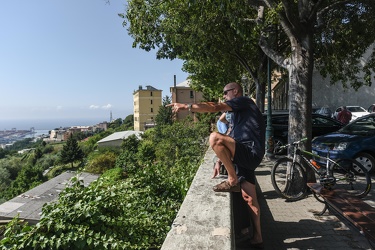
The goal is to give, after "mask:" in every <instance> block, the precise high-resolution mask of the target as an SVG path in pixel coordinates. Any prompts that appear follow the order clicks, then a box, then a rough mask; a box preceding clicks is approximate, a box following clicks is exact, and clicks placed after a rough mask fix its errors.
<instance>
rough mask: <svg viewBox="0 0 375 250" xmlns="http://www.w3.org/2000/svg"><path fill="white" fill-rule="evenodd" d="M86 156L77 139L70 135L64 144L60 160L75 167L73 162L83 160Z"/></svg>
mask: <svg viewBox="0 0 375 250" xmlns="http://www.w3.org/2000/svg"><path fill="white" fill-rule="evenodd" d="M84 156H85V155H84V153H83V151H82V149H81V148H80V147H79V145H78V142H77V140H76V139H74V138H73V137H70V138H69V139H68V141H67V142H66V144H65V145H64V146H63V149H62V151H61V155H60V160H61V162H62V163H64V164H67V163H71V167H72V168H73V163H74V162H76V161H81V160H82V159H83V157H84Z"/></svg>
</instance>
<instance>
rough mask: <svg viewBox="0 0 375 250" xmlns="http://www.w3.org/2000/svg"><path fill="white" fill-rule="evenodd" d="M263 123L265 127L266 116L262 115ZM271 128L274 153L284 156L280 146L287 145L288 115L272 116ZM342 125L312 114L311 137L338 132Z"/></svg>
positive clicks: (333, 120)
mask: <svg viewBox="0 0 375 250" xmlns="http://www.w3.org/2000/svg"><path fill="white" fill-rule="evenodd" d="M263 117H264V119H265V123H266V125H267V114H263ZM271 121H272V128H273V142H274V153H275V154H284V153H285V150H280V146H283V145H285V144H287V142H288V123H289V114H288V113H284V114H278V113H276V114H272V120H271ZM343 126H344V125H343V124H342V123H341V122H339V121H337V120H335V119H332V118H330V117H327V116H324V115H320V114H312V136H313V138H314V137H315V136H319V135H324V134H328V133H331V132H334V131H337V130H339V129H340V128H342V127H343Z"/></svg>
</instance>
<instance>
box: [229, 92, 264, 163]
mask: <svg viewBox="0 0 375 250" xmlns="http://www.w3.org/2000/svg"><path fill="white" fill-rule="evenodd" d="M225 103H226V104H228V106H230V107H231V108H232V111H233V113H232V116H231V121H230V127H231V128H232V130H231V131H230V133H229V136H230V137H232V138H233V139H234V140H235V141H237V142H241V143H246V142H250V141H253V142H254V147H253V152H254V153H255V154H256V155H257V156H258V157H261V158H262V157H263V155H264V153H265V134H266V130H265V123H264V118H263V116H262V113H261V112H260V110H259V108H258V106H257V105H256V104H255V103H254V102H253V100H251V99H250V98H248V97H246V96H241V97H236V98H233V99H232V100H229V101H226V102H225Z"/></svg>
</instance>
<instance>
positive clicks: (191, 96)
mask: <svg viewBox="0 0 375 250" xmlns="http://www.w3.org/2000/svg"><path fill="white" fill-rule="evenodd" d="M190 98H194V92H193V91H192V90H190Z"/></svg>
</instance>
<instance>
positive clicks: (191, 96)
mask: <svg viewBox="0 0 375 250" xmlns="http://www.w3.org/2000/svg"><path fill="white" fill-rule="evenodd" d="M170 91H171V94H172V102H173V103H174V102H178V103H187V104H189V103H198V102H201V101H203V93H202V92H197V91H195V90H194V89H192V88H191V87H190V80H186V81H183V82H181V83H179V84H176V83H175V84H174V86H173V87H170ZM188 115H192V116H193V118H194V119H195V115H194V114H189V111H188V110H181V111H180V112H178V113H177V114H176V119H177V120H182V119H184V118H185V117H186V116H188Z"/></svg>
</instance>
